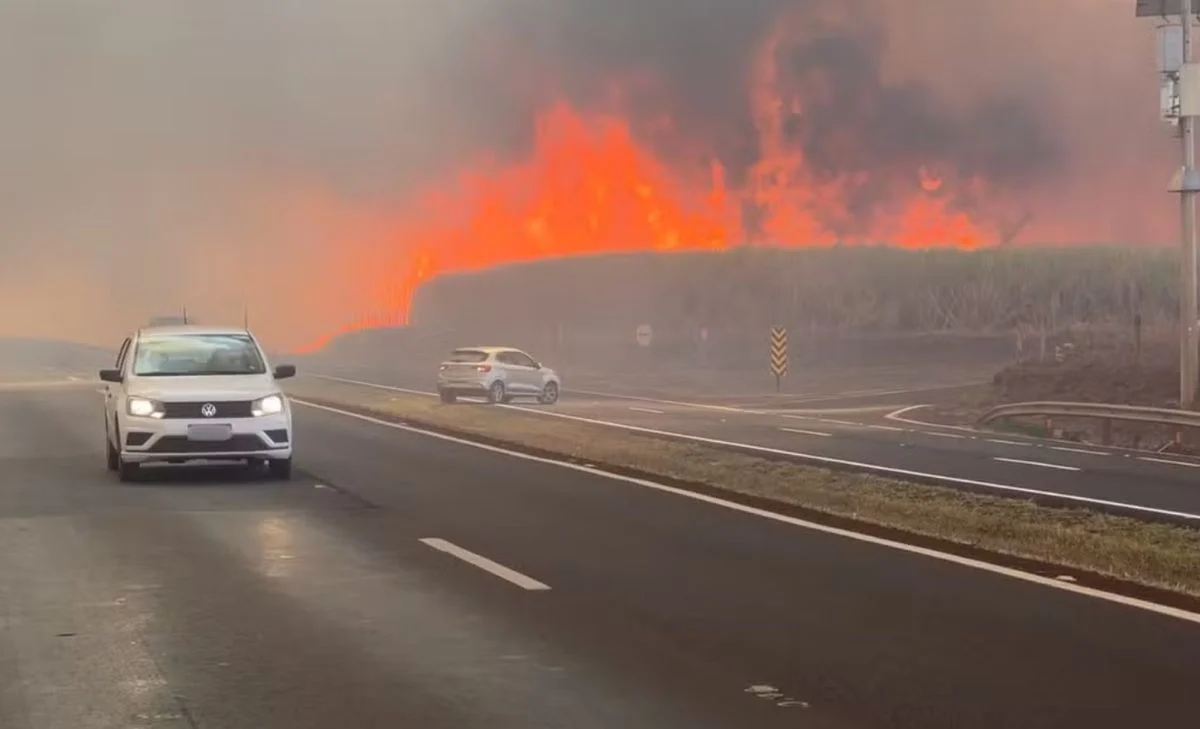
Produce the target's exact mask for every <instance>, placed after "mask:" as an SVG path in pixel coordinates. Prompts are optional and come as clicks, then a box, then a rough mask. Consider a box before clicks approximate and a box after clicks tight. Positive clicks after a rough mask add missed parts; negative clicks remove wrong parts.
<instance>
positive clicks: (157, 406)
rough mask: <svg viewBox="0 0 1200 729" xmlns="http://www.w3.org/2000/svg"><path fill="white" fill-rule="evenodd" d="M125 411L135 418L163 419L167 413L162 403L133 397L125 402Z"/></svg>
mask: <svg viewBox="0 0 1200 729" xmlns="http://www.w3.org/2000/svg"><path fill="white" fill-rule="evenodd" d="M125 410H126V412H128V413H129V414H130V415H132V416H134V417H135V418H161V417H162V416H163V415H165V414H166V412H165V411H164V410H163V406H162V403H160V402H158V401H157V400H148V399H146V398H144V397H131V398H129V400H127V401H126V402H125Z"/></svg>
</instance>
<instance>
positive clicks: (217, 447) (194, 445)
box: [150, 433, 269, 453]
mask: <svg viewBox="0 0 1200 729" xmlns="http://www.w3.org/2000/svg"><path fill="white" fill-rule="evenodd" d="M268 447H269V446H267V444H266V443H264V442H263V440H262V438H259V437H258V436H257V435H255V434H253V433H241V434H238V435H235V436H233V437H232V438H230V439H229V440H219V441H196V440H188V439H187V436H184V435H164V436H163V437H161V438H159V439H158V440H157V441H155V443H154V445H152V446H150V452H151V453H236V452H238V451H261V450H266V449H267V448H268Z"/></svg>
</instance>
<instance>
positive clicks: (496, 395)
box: [488, 380, 507, 405]
mask: <svg viewBox="0 0 1200 729" xmlns="http://www.w3.org/2000/svg"><path fill="white" fill-rule="evenodd" d="M506 395H507V393H506V392H505V391H504V383H503V382H501V381H499V380H496V381H495V382H493V383H492V386H491V387H489V388H488V402H490V403H492V404H493V405H495V404H496V403H499V402H504V398H505V396H506Z"/></svg>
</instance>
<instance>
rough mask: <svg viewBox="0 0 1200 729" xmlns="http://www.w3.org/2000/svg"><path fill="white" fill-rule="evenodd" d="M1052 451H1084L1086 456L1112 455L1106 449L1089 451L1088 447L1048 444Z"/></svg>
mask: <svg viewBox="0 0 1200 729" xmlns="http://www.w3.org/2000/svg"><path fill="white" fill-rule="evenodd" d="M1047 448H1049V449H1050V450H1052V451H1063V452H1064V453H1082V454H1084V455H1085V456H1111V455H1112V454H1111V453H1105V452H1104V451H1089V450H1087V449H1086V448H1067V447H1066V446H1047Z"/></svg>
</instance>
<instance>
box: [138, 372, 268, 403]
mask: <svg viewBox="0 0 1200 729" xmlns="http://www.w3.org/2000/svg"><path fill="white" fill-rule="evenodd" d="M126 391H127V392H128V393H129V394H130V395H132V396H135V397H145V398H149V399H151V400H171V401H178V402H189V401H195V400H253V399H255V398H259V397H264V396H266V395H271V394H274V393H278V392H279V386H278V385H277V384H276V383H275V378H274V377H272V376H271V375H203V376H198V377H139V378H136V379H131V380H130V381H129V383H128V384H127V386H126Z"/></svg>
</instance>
